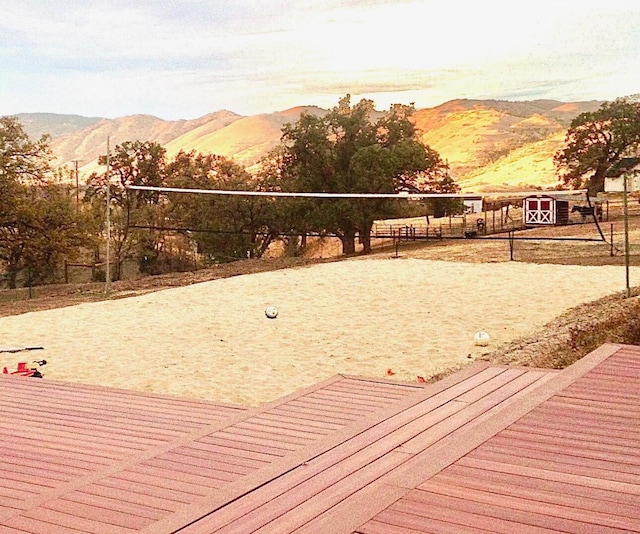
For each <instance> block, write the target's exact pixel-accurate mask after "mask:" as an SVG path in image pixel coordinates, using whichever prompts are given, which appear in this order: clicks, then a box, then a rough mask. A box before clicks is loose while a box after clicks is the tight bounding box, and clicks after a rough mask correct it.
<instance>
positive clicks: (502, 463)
mask: <svg viewBox="0 0 640 534" xmlns="http://www.w3.org/2000/svg"><path fill="white" fill-rule="evenodd" d="M620 353H622V354H623V358H620V357H619V354H620ZM629 361H633V365H632V366H631V369H630V368H629V366H627V365H625V363H628V362H629ZM638 362H640V347H637V348H630V347H622V348H621V347H616V346H608V347H603V348H602V349H600V350H599V351H596V353H594V354H593V357H587V358H585V361H584V362H579V363H578V364H576V366H574V367H573V368H569V369H568V370H566V371H564V372H563V373H564V375H565V376H562V374H561V375H560V376H559V378H558V379H557V380H555V382H554V383H553V384H552V382H553V381H550V382H549V387H548V388H547V389H549V391H550V393H552V394H551V395H550V396H549V397H547V398H546V399H544V398H543V397H544V395H546V392H545V391H541V393H540V394H539V395H538V396H539V397H540V398H542V399H543V400H542V402H540V403H538V404H536V403H535V402H532V404H531V410H530V411H529V412H528V413H524V414H523V416H522V417H521V418H519V419H515V420H514V421H513V422H511V423H507V424H506V425H505V427H504V428H503V429H502V430H498V432H497V433H496V434H495V435H494V436H492V437H489V438H488V439H487V440H485V441H484V442H483V443H481V444H480V445H479V446H478V447H477V448H475V449H474V450H471V451H469V452H467V453H466V454H463V455H462V456H461V457H460V458H459V459H457V460H455V461H454V462H453V463H452V464H450V465H449V467H446V466H445V468H444V469H442V470H440V471H436V472H434V473H433V474H432V475H431V476H428V475H427V476H426V478H424V479H423V481H422V482H421V483H420V484H419V486H418V488H419V489H414V490H411V489H410V487H411V486H410V485H409V486H408V488H409V492H408V493H407V494H406V495H405V496H404V497H402V498H400V499H399V500H398V501H396V503H395V504H391V505H390V506H388V508H386V509H385V510H384V512H381V513H380V514H378V515H377V516H374V517H373V518H372V520H375V527H374V528H379V526H380V523H381V522H384V521H387V522H388V521H390V520H391V519H390V518H393V517H394V513H397V512H398V511H402V512H403V513H405V514H407V515H408V516H409V518H411V519H416V521H411V520H410V523H409V524H411V525H412V527H413V528H414V529H415V530H416V531H418V532H432V531H434V530H432V529H431V527H432V525H433V522H434V521H438V522H442V521H445V522H446V523H449V524H451V525H457V523H459V522H460V521H461V519H460V518H461V517H468V514H472V516H473V523H472V524H474V525H480V524H481V523H480V522H481V521H486V520H489V521H490V522H491V523H490V524H492V525H493V524H494V523H493V521H496V520H499V521H504V520H506V521H511V522H514V525H513V526H512V527H511V528H512V530H511V531H512V532H515V531H517V532H522V531H523V530H522V526H521V524H526V525H531V526H534V527H536V528H540V529H542V531H552V530H554V529H556V530H560V531H563V532H576V533H582V532H605V533H606V532H640V511H639V509H638V507H637V505H635V503H636V502H637V498H638V495H639V494H640V447H639V446H638V442H637V437H638V428H639V426H638V422H639V418H640V403H639V402H638V395H637V389H636V386H637V382H638V378H639V377H640V375H638V373H637V371H638V369H639V367H638ZM572 375H575V378H574V379H573V381H570V380H569V378H571V377H572ZM563 384H564V387H561V386H562V385H563ZM552 387H557V388H558V389H557V391H555V392H554V391H552ZM606 388H611V391H612V393H613V394H612V395H607V389H606ZM543 389H544V388H543ZM535 396H536V395H533V397H535ZM525 400H526V399H525ZM524 402H525V401H523V403H522V409H523V411H524V409H525V408H526V407H525V405H524ZM557 415H559V416H560V417H559V422H558V421H555V420H554V416H557ZM594 420H595V421H598V422H599V423H601V424H603V425H605V426H604V428H602V427H601V426H599V425H598V424H596V423H595V422H594ZM607 424H608V425H609V426H610V427H611V428H612V429H613V431H612V432H607V431H606V425H607ZM625 430H626V431H625ZM405 478H406V476H405ZM398 482H399V481H398ZM434 510H437V511H438V512H437V513H436V514H434V513H433V512H434ZM425 514H426V515H429V514H431V517H430V520H429V521H427V522H425V523H424V524H422V525H420V526H418V525H419V523H418V521H417V519H418V518H420V517H424V516H425ZM367 524H368V523H367V522H366V521H365V522H364V523H363V525H362V527H361V528H358V529H355V531H357V532H360V531H362V532H367V528H368V527H367ZM497 525H498V523H495V527H496V530H495V531H498V530H497ZM516 525H517V526H516ZM336 532H338V530H336ZM507 532H509V530H507Z"/></svg>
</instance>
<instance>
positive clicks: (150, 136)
mask: <svg viewBox="0 0 640 534" xmlns="http://www.w3.org/2000/svg"><path fill="white" fill-rule="evenodd" d="M601 104H602V102H598V101H589V102H560V101H556V100H535V101H526V102H510V101H500V100H452V101H449V102H446V103H444V104H442V105H440V106H437V107H433V108H423V109H418V110H417V111H416V113H415V114H414V120H415V124H416V126H417V128H418V130H419V132H420V136H421V139H422V141H423V142H425V143H426V144H428V145H429V146H431V147H432V148H434V149H436V150H437V151H438V152H439V153H440V155H441V157H442V158H443V159H445V160H446V161H447V162H448V163H449V165H450V168H451V175H452V176H453V177H454V178H455V179H456V181H457V182H458V183H459V184H460V185H461V187H462V188H463V190H464V191H477V192H481V191H489V190H490V191H500V190H504V191H508V190H516V189H522V188H524V187H538V188H543V189H546V188H552V187H555V186H556V185H557V184H558V178H557V173H556V169H555V167H554V164H553V155H554V154H555V153H556V152H557V151H558V150H559V149H561V148H562V147H563V145H564V139H565V135H566V131H567V128H568V126H569V124H570V123H571V120H572V119H573V118H574V117H576V116H577V115H578V114H580V113H583V112H585V111H593V110H595V109H597V108H598V107H600V105H601ZM303 112H305V113H313V114H318V115H321V114H323V113H326V110H324V109H321V108H318V107H315V106H300V107H295V108H291V109H288V110H285V111H278V112H275V113H267V114H260V115H252V116H242V115H238V114H236V113H233V112H231V111H226V110H222V111H216V112H214V113H211V114H209V115H205V116H203V117H200V118H198V119H194V120H178V121H166V120H163V119H160V118H157V117H153V116H150V115H131V116H126V117H120V118H116V119H105V118H100V117H82V116H78V115H57V114H51V113H28V114H19V115H17V117H18V119H19V120H20V121H21V122H22V124H23V126H24V128H25V130H26V132H27V133H28V134H29V135H30V136H31V137H32V138H39V137H40V135H42V134H49V135H50V136H51V142H50V146H51V148H52V151H53V154H54V158H55V159H54V165H55V166H67V167H68V168H72V167H73V166H74V165H75V163H74V162H75V161H77V162H78V166H79V170H80V176H81V178H86V177H87V176H88V175H89V174H90V173H91V172H94V171H99V169H100V168H99V166H98V163H97V158H98V156H99V155H102V154H106V150H107V146H106V144H107V138H109V140H110V143H111V147H114V146H115V145H117V144H120V143H122V142H124V141H135V140H140V141H154V142H157V143H160V144H162V145H163V146H164V147H165V148H166V150H167V156H168V157H172V156H174V155H175V154H177V153H178V152H179V151H180V150H184V151H187V152H188V151H191V150H196V151H198V152H211V153H215V154H219V155H221V156H225V157H228V158H233V159H234V160H235V161H236V162H237V163H239V164H241V165H243V166H245V167H247V168H248V169H249V170H252V169H254V168H255V166H256V164H257V163H258V162H259V161H260V159H261V158H262V157H263V156H265V155H266V154H267V153H268V152H269V151H270V150H271V149H273V148H274V147H275V146H277V145H278V144H279V142H280V137H281V134H282V127H283V126H284V125H285V124H287V123H294V122H296V121H297V120H298V118H299V117H300V115H301V113H303Z"/></svg>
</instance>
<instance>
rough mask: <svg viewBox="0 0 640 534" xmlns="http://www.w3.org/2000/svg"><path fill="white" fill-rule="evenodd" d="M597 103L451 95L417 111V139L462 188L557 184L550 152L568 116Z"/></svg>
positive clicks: (560, 140) (557, 146) (556, 145)
mask: <svg viewBox="0 0 640 534" xmlns="http://www.w3.org/2000/svg"><path fill="white" fill-rule="evenodd" d="M599 104H600V103H599V102H580V103H569V104H566V103H561V102H556V101H550V100H541V101H534V102H501V101H479V100H453V101H451V102H447V103H446V104H443V105H441V106H438V107H436V108H431V109H422V110H418V111H417V113H416V114H415V120H416V126H417V127H418V129H419V130H420V132H421V137H422V140H423V141H424V142H425V143H426V144H428V145H429V146H431V147H432V148H434V149H436V150H437V151H438V152H439V153H440V155H441V156H442V158H443V159H445V160H446V161H448V163H449V165H450V167H451V174H452V176H453V177H454V178H455V179H456V180H457V181H458V183H459V184H460V185H461V186H462V188H463V189H464V190H466V191H482V190H488V189H491V190H496V189H499V190H503V189H504V190H513V189H519V188H522V187H525V186H536V187H542V188H549V187H555V186H556V185H557V184H558V179H557V176H556V170H555V168H554V165H553V156H554V154H555V153H556V151H557V150H559V149H560V148H561V147H562V146H563V141H564V135H565V133H566V128H567V126H568V125H569V123H570V122H571V119H573V117H575V116H576V115H578V114H579V113H582V112H584V111H587V110H593V109H596V108H597V107H598V106H599Z"/></svg>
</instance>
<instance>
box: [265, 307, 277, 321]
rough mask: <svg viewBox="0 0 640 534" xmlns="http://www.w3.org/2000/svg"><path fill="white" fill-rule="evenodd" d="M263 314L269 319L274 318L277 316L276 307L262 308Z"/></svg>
mask: <svg viewBox="0 0 640 534" xmlns="http://www.w3.org/2000/svg"><path fill="white" fill-rule="evenodd" d="M264 314H265V315H266V316H267V317H268V318H269V319H275V318H276V317H278V308H276V307H275V306H269V307H268V308H267V309H266V310H264Z"/></svg>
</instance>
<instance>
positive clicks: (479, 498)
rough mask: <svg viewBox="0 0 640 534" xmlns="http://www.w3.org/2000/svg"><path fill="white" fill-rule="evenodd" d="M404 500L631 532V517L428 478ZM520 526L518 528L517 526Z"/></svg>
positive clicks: (563, 527) (560, 525)
mask: <svg viewBox="0 0 640 534" xmlns="http://www.w3.org/2000/svg"><path fill="white" fill-rule="evenodd" d="M405 499H406V500H407V501H410V502H414V503H416V506H417V508H419V509H423V508H430V507H431V506H432V505H436V506H437V505H441V506H444V507H446V508H448V509H449V518H451V517H455V515H456V513H457V511H459V510H460V511H464V512H471V513H474V514H478V515H482V516H484V517H487V518H489V519H502V520H507V521H512V522H514V523H522V524H524V525H531V526H534V527H540V528H547V529H550V530H559V531H561V532H573V533H576V534H583V533H585V532H589V531H594V530H596V531H597V532H602V533H608V532H617V533H621V532H627V533H628V532H631V531H632V530H630V529H633V528H634V526H633V525H634V523H636V524H637V522H636V521H634V520H628V519H627V518H624V517H620V516H615V515H611V514H607V513H600V512H593V511H589V510H585V509H576V508H575V506H561V505H557V504H552V503H550V502H540V501H537V500H530V499H528V498H526V497H525V498H523V497H511V496H507V495H501V494H498V493H494V492H487V491H482V490H472V489H470V488H460V487H457V486H455V485H452V486H448V485H446V484H441V483H439V482H438V481H435V480H434V481H430V482H428V483H425V484H424V485H422V486H421V487H420V489H419V490H413V491H412V492H410V493H409V494H407V496H406V498H405ZM518 530H519V529H518Z"/></svg>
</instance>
